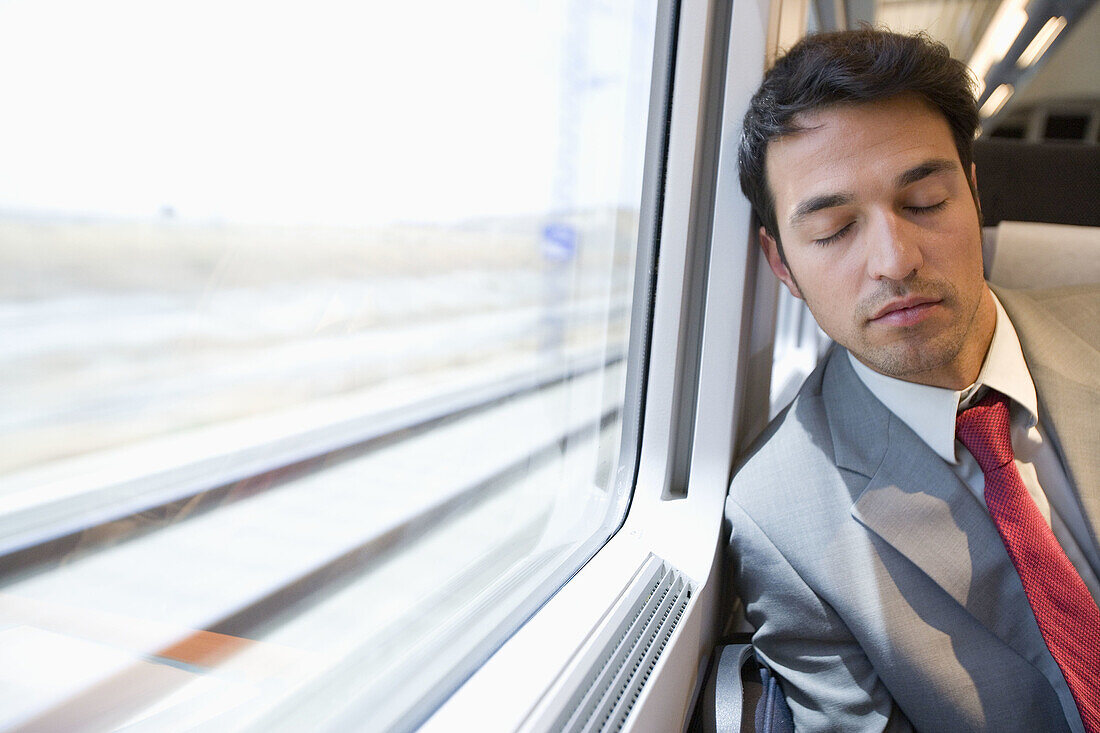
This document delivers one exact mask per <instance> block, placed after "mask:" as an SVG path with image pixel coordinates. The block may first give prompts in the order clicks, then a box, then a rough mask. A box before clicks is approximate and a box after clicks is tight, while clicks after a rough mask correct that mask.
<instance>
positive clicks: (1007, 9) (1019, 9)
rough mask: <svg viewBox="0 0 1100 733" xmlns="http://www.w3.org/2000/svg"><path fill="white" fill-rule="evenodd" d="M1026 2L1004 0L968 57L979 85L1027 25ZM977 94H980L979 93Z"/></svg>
mask: <svg viewBox="0 0 1100 733" xmlns="http://www.w3.org/2000/svg"><path fill="white" fill-rule="evenodd" d="M1027 2H1028V0H1004V2H1002V3H1001V6H1000V7H999V8H997V12H996V13H995V14H994V15H993V20H991V21H990V23H989V27H988V28H987V29H986V31H985V34H984V35H982V40H981V41H979V42H978V47H977V48H976V49H974V55H973V56H971V57H970V63H969V64H968V66H969V67H970V69H971V70H972V71H973V72H974V76H975V77H977V79H978V83H979V85H984V80H985V75H986V74H988V73H989V69H990V68H991V67H992V66H993V64H995V63H997V62H998V61H1000V60H1001V59H1003V58H1004V57H1005V54H1006V53H1008V49H1010V48H1012V44H1013V43H1014V42H1015V41H1016V37H1017V36H1018V35H1020V31H1022V30H1023V29H1024V26H1025V25H1026V24H1027V11H1025V10H1024V8H1025V7H1027ZM983 89H984V86H983ZM978 93H979V94H981V91H979V92H978Z"/></svg>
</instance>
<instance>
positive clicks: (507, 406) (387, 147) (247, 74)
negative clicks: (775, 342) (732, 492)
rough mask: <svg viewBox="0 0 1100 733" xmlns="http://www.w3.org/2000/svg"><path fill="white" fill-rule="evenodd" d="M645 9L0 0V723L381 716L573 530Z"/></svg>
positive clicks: (479, 637)
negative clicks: (0, 381)
mask: <svg viewBox="0 0 1100 733" xmlns="http://www.w3.org/2000/svg"><path fill="white" fill-rule="evenodd" d="M656 12H657V11H656V1H655V0H638V1H636V2H627V1H625V0H622V1H608V2H600V3H588V2H550V1H549V0H547V1H542V0H529V1H522V2H516V1H514V0H509V1H507V2H505V1H504V0H481V1H479V2H475V3H452V2H443V1H441V0H440V1H437V2H420V3H381V2H379V3H363V2H337V1H332V2H312V3H308V4H307V3H290V2H287V3H258V2H240V1H238V2H233V1H229V0H219V2H188V3H182V2H150V1H149V0H141V1H140V2H139V1H137V0H133V1H125V0H113V1H111V0H107V1H103V2H95V3H87V2H72V1H71V0H70V1H61V0H57V1H53V2H51V1H48V0H35V1H34V2H31V1H29V0H27V1H20V0H12V1H10V2H6V3H4V4H2V5H0V98H2V99H3V100H4V101H5V108H6V109H7V110H8V113H6V114H5V115H3V116H2V117H0V167H2V168H3V170H4V171H5V175H4V176H2V177H0V333H3V334H4V338H3V339H0V371H2V373H3V374H4V380H5V389H4V390H3V391H2V392H0V445H3V446H4V448H3V449H2V450H0V554H2V556H3V561H2V564H0V729H7V728H11V727H17V726H20V725H27V724H31V723H32V722H33V723H34V724H35V725H38V726H40V727H44V728H54V729H79V728H81V727H86V728H94V729H97V730H101V729H117V728H126V729H127V730H165V729H169V730H171V729H186V728H189V727H192V726H197V725H202V724H209V725H211V726H213V727H215V728H217V729H218V730H230V729H241V728H249V727H255V728H256V729H268V728H270V727H271V726H272V725H274V724H276V723H277V724H280V725H292V724H293V723H294V721H296V720H300V721H301V723H302V725H305V724H306V723H307V722H308V723H309V727H311V728H312V727H324V726H325V725H329V726H333V727H336V728H342V727H344V726H346V725H347V724H349V723H357V724H362V722H363V721H362V714H363V713H362V711H363V710H370V711H372V712H371V716H370V718H371V720H370V723H371V724H372V725H376V726H377V727H385V726H387V725H392V724H399V723H401V722H402V721H404V723H406V724H407V723H409V722H410V721H413V722H414V721H415V720H416V719H419V718H420V717H422V716H423V715H425V714H426V713H427V712H428V711H430V709H431V706H432V705H434V704H437V703H438V702H439V700H440V699H441V697H442V696H444V695H446V694H447V693H448V692H449V690H451V689H453V687H454V686H455V685H456V684H458V683H459V682H461V680H462V679H463V678H464V677H465V675H467V674H469V672H470V671H471V670H472V669H474V668H476V666H477V665H478V664H480V663H481V662H482V661H483V660H484V658H485V656H486V655H487V654H489V653H491V651H492V650H493V649H494V648H495V646H496V645H498V644H499V643H501V641H502V640H503V639H504V638H506V636H507V635H508V634H509V633H511V632H512V631H513V630H514V629H515V628H516V626H517V625H518V624H520V623H522V621H523V620H524V619H525V618H526V617H527V616H528V615H529V614H530V613H531V612H533V610H534V609H536V608H537V607H538V605H539V604H540V603H542V602H543V601H544V600H545V599H546V597H547V596H548V595H549V594H550V593H552V592H554V590H555V589H556V588H557V587H559V586H560V584H561V583H562V582H564V580H565V579H567V578H568V577H569V575H570V574H571V573H573V572H574V571H575V570H576V568H577V567H578V566H579V565H580V564H581V563H583V562H584V561H585V560H586V559H587V558H588V557H589V556H591V554H592V553H593V552H594V551H595V550H596V549H597V548H598V547H599V546H600V544H602V542H604V541H605V540H606V538H607V536H608V535H609V534H610V532H611V531H613V529H614V527H616V526H618V524H619V522H620V521H621V518H622V513H623V512H624V511H625V507H626V502H627V500H628V499H629V490H630V486H629V485H628V484H627V483H625V482H624V481H623V480H622V476H620V475H619V474H620V473H621V472H620V471H618V468H619V466H620V458H621V456H620V455H619V453H620V440H621V436H622V425H623V412H624V404H623V401H624V393H625V379H626V377H625V371H626V370H625V359H626V350H627V336H628V332H629V328H630V318H631V314H632V313H633V312H634V310H635V309H636V308H639V307H642V306H640V305H639V304H634V303H632V302H631V297H632V293H633V292H634V282H633V279H634V273H635V264H636V263H635V258H636V247H637V241H636V240H637V233H638V227H639V217H640V212H639V200H640V198H641V184H642V181H641V178H642V170H643V162H644V160H643V158H644V147H645V132H646V118H647V114H648V109H649V86H650V71H651V69H650V67H651V60H652V54H653V42H654V33H655V21H656ZM127 726H132V727H127Z"/></svg>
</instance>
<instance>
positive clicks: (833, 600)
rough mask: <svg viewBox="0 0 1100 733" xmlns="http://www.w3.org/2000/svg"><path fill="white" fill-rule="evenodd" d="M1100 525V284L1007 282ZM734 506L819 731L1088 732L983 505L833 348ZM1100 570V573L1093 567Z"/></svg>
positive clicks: (747, 600) (739, 488)
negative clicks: (1012, 285)
mask: <svg viewBox="0 0 1100 733" xmlns="http://www.w3.org/2000/svg"><path fill="white" fill-rule="evenodd" d="M997 293H998V297H999V298H1000V300H1001V303H1002V304H1003V305H1004V307H1005V310H1006V311H1007V312H1008V314H1009V317H1010V318H1011V319H1012V323H1013V325H1014V326H1015V328H1016V331H1017V333H1018V334H1019V336H1020V341H1021V345H1022V346H1023V351H1024V356H1025V359H1026V360H1027V363H1028V367H1029V369H1030V371H1031V374H1032V377H1033V378H1034V380H1035V386H1036V391H1037V392H1038V397H1039V409H1040V413H1041V414H1040V419H1041V421H1042V424H1043V425H1044V426H1045V429H1046V430H1047V431H1048V433H1051V434H1052V437H1053V439H1054V443H1055V447H1056V449H1057V450H1058V453H1059V455H1060V456H1061V457H1062V462H1063V465H1064V466H1065V467H1066V469H1067V473H1068V476H1069V479H1070V482H1071V484H1072V485H1073V486H1074V487H1075V489H1076V492H1077V502H1076V505H1074V506H1058V505H1055V509H1056V510H1057V511H1058V512H1059V513H1060V514H1062V515H1063V516H1069V515H1071V514H1073V513H1078V514H1079V513H1083V514H1084V515H1085V517H1086V518H1087V520H1088V525H1089V528H1090V529H1091V537H1083V538H1081V537H1079V538H1077V540H1078V542H1079V543H1080V544H1081V545H1082V546H1084V547H1089V548H1090V550H1091V551H1092V553H1091V554H1092V557H1093V558H1095V557H1096V552H1095V550H1096V547H1097V539H1096V538H1097V537H1098V536H1100V440H1098V439H1097V428H1098V427H1100V420H1098V416H1100V287H1098V286H1085V287H1078V288H1065V289H1060V290H1056V291H1046V292H1042V293H1039V292H1035V291H1032V292H1031V293H1027V292H1025V291H1020V292H1011V291H1000V290H998V291H997ZM758 445H759V447H758V448H756V449H755V451H754V452H752V453H751V454H750V456H749V457H748V459H747V460H746V461H745V463H744V464H743V465H742V466H741V468H740V469H739V471H738V472H737V473H736V476H735V478H734V480H733V485H732V487H731V489H730V496H729V499H728V500H727V503H726V519H727V523H728V525H729V530H730V547H729V551H730V556H729V558H728V559H729V561H730V562H729V564H730V567H731V572H732V575H733V577H732V583H733V585H734V589H735V592H736V593H737V594H739V595H740V597H741V599H742V601H743V603H744V605H745V612H746V615H747V617H748V620H749V621H750V623H752V624H753V626H754V627H755V628H756V633H755V635H754V637H753V642H754V644H755V646H756V648H757V651H758V653H759V654H760V655H761V656H762V657H763V658H764V660H765V661H766V662H767V663H768V664H769V666H771V667H772V668H773V669H774V670H775V671H776V672H777V673H778V675H779V677H780V679H781V684H782V686H783V689H784V691H785V692H786V694H787V699H788V702H789V704H790V706H791V710H792V712H793V714H794V719H795V723H796V726H797V727H798V728H799V729H800V730H801V729H806V730H840V731H855V730H881V729H883V728H888V729H898V730H904V729H908V727H909V726H910V725H911V726H912V727H914V728H916V729H918V730H927V731H964V730H988V731H1042V730H1052V731H1061V730H1081V729H1082V727H1081V721H1080V717H1079V716H1078V714H1077V711H1076V708H1075V707H1074V704H1073V700H1072V698H1071V697H1070V694H1069V689H1068V687H1067V686H1066V684H1065V681H1064V679H1063V678H1062V676H1061V672H1060V671H1059V669H1058V667H1057V665H1056V664H1055V662H1054V660H1053V658H1052V657H1051V656H1050V653H1049V652H1048V651H1047V648H1046V645H1045V644H1044V642H1043V639H1042V636H1041V634H1040V632H1039V628H1038V626H1037V625H1036V623H1035V617H1034V615H1033V613H1032V611H1031V608H1030V606H1029V605H1028V602H1027V598H1026V596H1025V595H1024V591H1023V587H1022V585H1021V584H1020V579H1019V576H1018V575H1017V573H1016V571H1015V569H1014V568H1013V566H1012V564H1011V562H1010V560H1009V559H1008V556H1007V553H1006V552H1005V549H1004V545H1003V544H1002V542H1001V539H1000V536H999V535H998V534H997V530H996V528H995V527H994V525H993V523H992V521H991V519H990V517H989V514H988V512H987V511H986V509H985V507H984V506H982V505H981V503H980V502H979V501H978V500H977V499H976V497H975V496H974V495H973V494H972V493H971V492H970V491H969V490H968V489H967V487H966V486H965V485H964V484H963V483H962V481H960V480H959V478H958V477H957V476H956V475H955V474H954V473H953V472H952V471H951V469H950V467H949V466H948V465H947V464H946V463H945V462H944V461H943V460H942V459H940V458H939V457H938V456H937V455H936V454H935V453H934V452H933V451H932V450H931V448H929V447H928V446H927V445H926V444H925V443H924V442H923V441H921V440H920V438H918V437H917V436H916V434H915V433H913V432H912V431H911V430H910V429H909V428H908V426H906V425H905V424H904V423H903V422H902V421H901V420H900V419H898V418H897V417H896V416H895V415H894V414H893V413H892V412H890V411H889V410H887V409H886V407H885V406H884V405H883V404H882V403H881V402H879V401H878V400H877V399H876V398H875V397H874V396H873V395H872V394H871V392H870V391H869V390H868V389H867V388H866V387H865V386H864V385H863V383H862V382H861V381H860V380H859V378H858V377H857V376H856V374H855V372H854V370H853V369H852V367H851V364H850V363H849V361H848V356H847V354H846V353H845V351H844V350H843V349H841V348H834V349H833V350H832V352H831V353H830V354H829V356H828V357H827V358H826V359H825V360H824V361H823V363H822V364H821V365H820V366H819V367H818V368H817V369H816V370H815V371H814V373H813V374H811V375H810V377H809V378H807V380H806V383H805V384H804V385H803V387H802V389H801V391H800V392H799V394H798V396H797V397H796V398H795V400H794V401H793V402H792V403H791V405H790V406H789V407H788V408H787V410H785V411H784V412H783V413H782V414H781V415H780V416H779V417H777V418H776V420H775V421H773V423H772V424H771V425H770V426H769V428H768V430H767V431H766V432H765V434H764V435H763V436H762V440H761V441H760V442H759V443H758ZM1093 570H1094V571H1096V572H1097V573H1100V567H1094V568H1093Z"/></svg>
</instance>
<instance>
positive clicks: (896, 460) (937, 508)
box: [822, 349, 1034, 660]
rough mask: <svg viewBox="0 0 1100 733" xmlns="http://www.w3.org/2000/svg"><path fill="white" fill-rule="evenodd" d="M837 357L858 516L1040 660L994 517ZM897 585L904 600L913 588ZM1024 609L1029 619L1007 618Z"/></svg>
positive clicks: (845, 456)
mask: <svg viewBox="0 0 1100 733" xmlns="http://www.w3.org/2000/svg"><path fill="white" fill-rule="evenodd" d="M837 354H839V357H840V358H836V356H834V359H833V363H832V364H830V367H831V369H830V371H831V372H832V373H831V374H830V373H827V374H826V386H825V388H824V389H823V390H822V392H823V396H824V399H825V402H826V409H827V410H828V411H829V425H830V429H831V430H832V433H833V435H832V438H833V446H834V450H835V458H836V461H837V465H838V466H840V467H841V468H845V469H847V470H849V471H852V472H854V473H855V474H858V475H859V477H860V478H854V477H853V484H852V488H853V494H854V496H855V501H854V503H853V504H852V510H851V512H852V516H853V517H854V518H855V519H856V521H858V522H860V523H861V524H862V525H863V526H865V527H866V528H867V529H868V530H870V531H871V532H873V533H874V534H876V535H878V536H879V537H880V538H881V539H882V540H883V541H885V542H886V543H888V544H889V545H890V546H891V547H893V548H894V549H895V550H897V551H898V552H899V553H901V554H902V555H903V556H905V557H906V558H908V559H909V560H910V561H911V562H912V563H913V564H914V565H915V566H916V567H917V568H919V569H920V571H921V572H923V573H924V574H925V575H927V576H928V577H929V578H931V579H932V580H933V581H934V582H935V583H936V584H937V585H939V586H940V587H941V588H942V589H943V590H944V592H946V593H947V594H948V595H949V596H951V598H953V599H954V600H955V601H956V602H957V603H958V604H959V605H960V606H962V607H963V608H965V609H966V610H967V611H968V612H969V613H970V614H971V615H973V616H974V618H975V619H976V620H977V621H978V622H979V623H980V624H982V625H983V626H985V627H986V628H988V629H989V630H990V631H992V632H993V633H994V634H996V635H997V636H998V637H999V638H1000V639H1001V640H1002V641H1003V642H1004V643H1005V644H1007V645H1009V646H1010V647H1012V648H1013V649H1015V650H1016V651H1017V652H1019V653H1020V654H1021V655H1022V656H1023V657H1024V658H1026V659H1029V660H1031V659H1032V657H1033V656H1034V650H1033V649H1032V648H1031V645H1029V644H1027V643H1026V642H1027V641H1029V640H1030V639H1031V636H1032V634H1031V633H1028V632H1029V627H1034V622H1033V621H1031V613H1030V608H1028V607H1027V605H1026V604H1027V601H1026V597H1025V596H1024V593H1023V589H1022V586H1021V584H1020V579H1019V576H1018V575H1017V574H1016V571H1015V569H1014V568H1013V567H1012V564H1011V563H1010V562H1009V561H1008V557H1007V554H1006V553H1005V550H1004V545H1003V543H1002V542H1001V538H1000V535H998V534H997V530H996V528H995V527H994V525H993V522H992V521H991V520H990V519H989V515H988V513H987V512H986V511H985V508H984V507H982V506H981V505H980V504H979V502H978V500H977V499H976V498H975V497H974V495H973V494H972V493H971V492H970V490H969V489H968V488H967V487H966V486H965V485H964V484H963V483H962V481H961V480H960V479H959V478H958V477H957V476H956V475H955V474H954V472H952V471H951V469H950V467H948V465H947V464H946V463H944V461H943V460H942V459H941V458H940V457H939V456H938V455H936V454H935V452H934V451H932V449H931V448H929V447H928V445H927V444H925V443H924V441H922V440H921V439H920V438H919V437H917V435H916V434H915V433H914V432H913V431H912V430H911V429H910V428H909V427H908V426H907V425H905V423H904V422H902V421H901V420H900V419H899V418H898V417H896V416H895V415H894V414H893V413H891V412H890V411H889V410H888V409H886V407H885V406H884V405H883V404H882V403H881V402H879V401H878V399H877V398H876V397H875V396H874V395H873V394H872V393H871V392H870V390H868V389H867V387H866V386H865V385H864V384H863V382H862V381H860V379H859V377H858V376H856V374H855V371H854V370H853V369H852V367H851V364H850V363H849V362H848V357H847V354H846V353H845V352H843V351H842V350H839V349H838V350H837ZM830 381H832V382H833V383H832V384H829V382H830ZM861 483H862V484H863V486H862V488H860V486H859V484H861ZM894 580H895V582H897V583H898V585H899V587H900V588H902V590H903V591H904V578H901V577H896V578H895V579H894ZM1021 604H1023V605H1022V606H1021ZM1016 606H1020V608H1019V609H1018V610H1019V611H1020V612H1019V613H1006V612H1005V610H1006V609H1011V608H1013V607H1016ZM1031 631H1033V629H1031Z"/></svg>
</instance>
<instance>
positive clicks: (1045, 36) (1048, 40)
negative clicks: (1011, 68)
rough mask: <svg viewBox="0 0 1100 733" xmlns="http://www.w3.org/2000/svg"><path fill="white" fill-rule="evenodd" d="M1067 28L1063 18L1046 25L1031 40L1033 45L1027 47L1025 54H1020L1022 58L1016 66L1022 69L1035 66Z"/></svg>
mask: <svg viewBox="0 0 1100 733" xmlns="http://www.w3.org/2000/svg"><path fill="white" fill-rule="evenodd" d="M1065 27H1066V19H1065V18H1062V17H1058V18H1051V19H1050V20H1048V21H1047V22H1046V24H1045V25H1044V26H1043V27H1042V28H1041V29H1039V32H1038V33H1036V34H1035V38H1032V39H1031V43H1029V44H1028V45H1027V48H1025V49H1024V52H1023V53H1022V54H1020V58H1019V59H1018V60H1017V61H1016V65H1017V66H1019V67H1020V68H1021V69H1026V68H1027V67H1029V66H1031V65H1032V64H1034V63H1035V62H1036V61H1038V60H1039V57H1041V56H1042V55H1043V54H1044V53H1046V52H1047V49H1048V48H1050V44H1052V43H1054V39H1055V38H1057V37H1058V34H1059V33H1061V32H1062V29H1064V28H1065Z"/></svg>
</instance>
